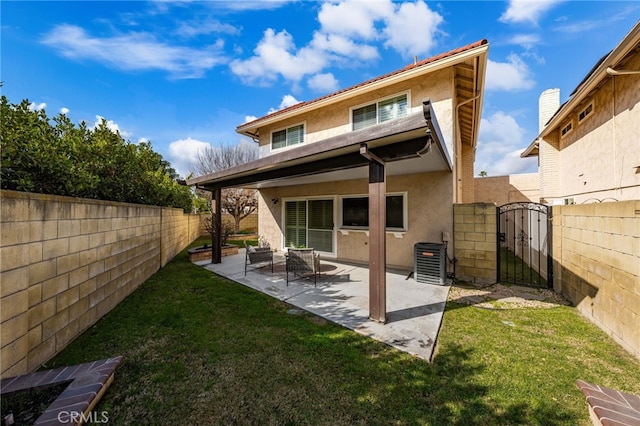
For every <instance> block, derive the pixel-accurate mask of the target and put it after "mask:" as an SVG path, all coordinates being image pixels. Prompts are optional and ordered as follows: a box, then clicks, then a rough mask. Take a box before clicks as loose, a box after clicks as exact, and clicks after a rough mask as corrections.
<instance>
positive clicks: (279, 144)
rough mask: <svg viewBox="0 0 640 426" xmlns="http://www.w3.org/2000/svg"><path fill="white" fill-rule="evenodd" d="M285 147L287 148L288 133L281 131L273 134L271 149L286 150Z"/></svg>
mask: <svg viewBox="0 0 640 426" xmlns="http://www.w3.org/2000/svg"><path fill="white" fill-rule="evenodd" d="M285 146H287V131H286V130H280V131H277V132H273V137H272V140H271V148H272V149H278V148H284V147H285Z"/></svg>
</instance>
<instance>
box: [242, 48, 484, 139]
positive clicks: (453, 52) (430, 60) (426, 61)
mask: <svg viewBox="0 0 640 426" xmlns="http://www.w3.org/2000/svg"><path fill="white" fill-rule="evenodd" d="M487 43H488V42H487V40H486V39H482V40H478V41H476V42H475V43H471V44H468V45H466V46H462V47H459V48H457V49H454V50H450V51H448V52H445V53H440V54H438V55H435V56H432V57H430V58H427V59H423V60H422V61H418V62H416V63H413V64H409V65H407V66H405V67H404V68H401V69H399V70H396V71H392V72H390V73H388V74H384V75H381V76H379V77H375V78H372V79H371V80H367V81H364V82H362V83H358V84H356V85H355V86H351V87H348V88H346V89H342V90H338V91H337V92H334V93H331V94H329V95H325V96H322V97H320V98H317V99H314V100H311V101H306V102H300V103H297V104H295V105H292V106H290V107H287V108H284V109H281V110H278V111H276V112H274V113H271V114H268V115H265V116H264V117H260V118H258V119H256V120H253V121H250V122H247V123H244V124H242V125H240V126H238V127H237V128H236V130H238V129H240V128H241V127H245V126H248V125H252V124H256V123H258V122H260V121H263V120H266V119H267V118H272V117H276V116H278V115H281V114H285V113H287V112H290V111H293V110H296V109H298V108H301V107H303V106H306V105H310V104H314V103H316V102H319V101H322V100H325V99H328V98H332V97H334V96H337V95H340V94H342V93H345V92H349V91H351V90H354V89H357V88H359V87H363V86H366V85H368V84H371V83H375V82H377V81H380V80H384V79H386V78H389V77H392V76H394V75H397V74H400V73H403V72H406V71H409V70H412V69H415V68H419V67H421V66H424V65H427V64H430V63H433V62H437V61H439V60H441V59H445V58H448V57H450V56H454V55H457V54H458V53H462V52H466V51H467V50H471V49H474V48H476V47H479V46H482V45H485V44H487Z"/></svg>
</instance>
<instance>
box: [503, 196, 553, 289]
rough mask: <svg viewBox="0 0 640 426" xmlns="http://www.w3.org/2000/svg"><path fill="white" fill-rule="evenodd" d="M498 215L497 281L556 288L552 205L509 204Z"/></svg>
mask: <svg viewBox="0 0 640 426" xmlns="http://www.w3.org/2000/svg"><path fill="white" fill-rule="evenodd" d="M497 215H498V218H497V219H498V220H497V222H498V223H497V227H498V238H497V241H498V243H497V245H498V247H497V252H498V277H497V278H498V282H502V283H511V284H518V285H523V286H529V287H545V288H551V287H553V265H552V262H551V217H552V216H551V206H545V205H544V204H538V203H524V202H521V203H510V204H505V205H503V206H500V207H498V208H497Z"/></svg>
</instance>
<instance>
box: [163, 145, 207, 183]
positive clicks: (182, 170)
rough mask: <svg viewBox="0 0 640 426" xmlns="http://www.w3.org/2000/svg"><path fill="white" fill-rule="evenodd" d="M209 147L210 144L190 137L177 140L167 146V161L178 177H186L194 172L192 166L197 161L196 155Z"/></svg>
mask: <svg viewBox="0 0 640 426" xmlns="http://www.w3.org/2000/svg"><path fill="white" fill-rule="evenodd" d="M210 147H211V144H210V143H208V142H203V141H199V140H197V139H192V138H190V137H189V138H186V139H179V140H177V141H173V142H171V143H170V144H169V155H168V157H169V158H168V160H169V162H170V163H171V166H172V167H173V168H174V169H175V170H176V172H178V174H179V175H180V176H183V177H186V176H188V175H189V173H191V172H192V171H195V166H194V165H195V163H196V161H197V160H198V153H199V152H200V151H203V150H205V149H207V148H210Z"/></svg>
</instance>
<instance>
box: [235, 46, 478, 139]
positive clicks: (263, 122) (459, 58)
mask: <svg viewBox="0 0 640 426" xmlns="http://www.w3.org/2000/svg"><path fill="white" fill-rule="evenodd" d="M488 49H489V44H488V43H484V44H481V45H480V46H476V47H473V48H470V49H469V50H465V51H464V52H460V53H456V54H454V55H451V56H449V57H446V58H443V59H440V60H438V61H435V62H430V63H427V64H424V65H423V66H420V67H417V68H412V69H410V70H407V71H403V72H399V73H398V74H394V75H392V76H389V77H387V78H384V79H381V80H377V81H374V82H371V83H369V84H366V85H364V86H358V87H354V88H353V89H351V90H347V91H345V92H342V93H338V94H336V95H334V96H330V97H328V98H326V99H321V100H318V101H316V102H311V103H309V104H308V105H304V106H302V107H300V108H296V109H293V110H291V111H290V112H285V113H282V114H277V115H274V116H273V117H266V118H263V119H260V120H259V121H258V122H256V123H255V124H251V123H248V124H247V125H241V126H238V128H237V129H236V132H237V133H239V134H241V135H244V136H248V137H252V136H255V134H256V131H257V129H258V128H260V127H263V126H267V125H269V124H272V123H276V122H279V121H282V120H285V119H287V118H290V117H293V116H296V115H299V114H304V113H307V112H309V111H313V110H316V109H319V108H322V107H325V106H328V105H331V104H334V103H337V102H340V101H343V100H345V99H348V98H352V97H355V96H358V95H361V94H364V93H367V92H371V91H374V90H378V89H380V88H382V87H386V86H390V85H393V84H396V83H398V82H400V81H404V80H409V79H411V78H414V77H418V76H420V75H423V74H429V73H432V72H435V71H439V70H441V69H445V68H448V67H450V66H453V65H455V64H456V63H458V62H463V61H465V60H467V59H469V58H473V57H474V56H484V58H485V61H486V53H487V51H488ZM483 70H484V68H483ZM482 80H483V81H482V85H483V88H484V78H483V79H482ZM245 126H246V127H245Z"/></svg>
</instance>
